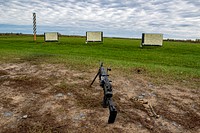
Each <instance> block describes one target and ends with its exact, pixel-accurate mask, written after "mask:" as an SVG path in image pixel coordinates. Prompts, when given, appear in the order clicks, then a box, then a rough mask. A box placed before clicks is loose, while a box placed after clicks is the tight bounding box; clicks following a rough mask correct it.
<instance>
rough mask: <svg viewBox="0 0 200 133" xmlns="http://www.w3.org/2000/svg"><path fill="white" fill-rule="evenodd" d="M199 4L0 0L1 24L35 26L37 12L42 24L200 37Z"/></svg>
mask: <svg viewBox="0 0 200 133" xmlns="http://www.w3.org/2000/svg"><path fill="white" fill-rule="evenodd" d="M199 6H200V2H196V1H192V0H163V1H160V0H149V1H145V0H138V1H136V2H134V1H130V0H124V1H119V0H90V1H89V0H68V1H65V0H56V1H55V0H48V1H44V0H29V1H27V0H7V1H4V2H0V17H1V19H0V24H12V25H30V26H31V25H32V13H33V12H36V14H37V25H38V26H41V27H42V26H52V27H53V26H59V27H63V28H65V27H71V28H72V29H73V28H74V29H76V31H77V29H80V30H81V31H82V30H83V29H84V30H92V29H94V30H96V29H97V30H102V31H104V32H105V34H106V32H108V33H110V35H111V34H112V35H116V36H128V37H132V36H136V37H140V36H141V33H142V32H159V33H163V34H164V36H165V35H166V36H165V37H167V38H168V37H171V38H199V35H200V31H199V30H197V29H199V28H200V23H199V22H200V16H199V12H200V8H199ZM62 32H64V31H62ZM117 32H118V33H119V34H117ZM30 33H32V31H30ZM66 33H69V32H68V31H66ZM70 33H71V32H70ZM123 34H124V35H123Z"/></svg>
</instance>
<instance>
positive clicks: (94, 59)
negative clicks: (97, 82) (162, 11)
mask: <svg viewBox="0 0 200 133" xmlns="http://www.w3.org/2000/svg"><path fill="white" fill-rule="evenodd" d="M140 43H141V40H134V39H117V38H105V39H104V43H103V44H99V43H95V44H94V43H90V44H85V38H84V37H61V38H60V41H59V42H48V43H45V42H44V40H43V37H38V38H37V41H36V42H34V41H33V38H32V36H1V37H0V60H1V61H3V62H4V61H6V62H12V61H19V59H20V61H23V60H24V61H31V62H33V61H35V63H36V62H40V61H42V62H51V63H67V64H70V65H72V66H74V67H77V68H78V69H81V68H85V67H94V66H97V65H98V63H99V61H103V62H105V64H107V65H110V66H111V67H112V68H115V69H117V68H119V69H121V70H125V71H126V72H130V71H131V70H134V69H137V68H138V69H142V70H145V72H146V73H147V74H150V75H151V76H155V77H157V76H164V77H166V76H168V77H173V78H175V79H180V78H188V77H190V78H194V77H195V78H196V77H197V78H198V77H200V44H198V43H188V42H168V41H164V44H163V47H145V48H140V47H139V45H140Z"/></svg>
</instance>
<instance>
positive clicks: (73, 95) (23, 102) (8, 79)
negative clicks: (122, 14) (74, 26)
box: [0, 62, 200, 133]
mask: <svg viewBox="0 0 200 133" xmlns="http://www.w3.org/2000/svg"><path fill="white" fill-rule="evenodd" d="M97 69H98V68H97ZM97 69H95V70H82V71H80V70H74V69H71V68H70V67H67V66H65V65H62V64H40V65H38V64H30V63H27V62H25V63H8V64H1V65H0V118H1V119H0V132H11V133H12V132H20V133H23V132H24V133H26V132H29V133H35V132H45V133H46V132H62V133H63V132H119V133H121V132H127V133H129V132H130V133H132V132H137V133H175V132H176V133H183V132H186V133H197V132H200V113H199V112H200V90H199V88H198V86H197V85H198V84H197V85H196V88H194V86H195V85H193V87H192V88H190V85H187V86H185V83H183V84H181V83H180V82H179V83H178V82H174V83H172V84H170V85H169V84H165V83H162V84H159V85H158V84H154V83H152V82H151V79H150V78H146V77H145V76H144V75H143V74H142V73H143V72H145V70H143V69H135V71H134V73H133V74H132V75H129V76H125V75H124V76H123V75H122V74H121V73H118V72H115V71H114V72H113V71H112V72H111V73H110V78H111V80H112V81H113V82H112V85H113V92H114V96H113V101H114V103H115V104H116V107H117V109H118V115H117V118H116V121H115V123H114V124H107V120H108V115H109V114H108V113H109V112H108V109H105V108H103V107H102V106H101V102H102V98H103V90H102V88H100V86H99V84H98V82H97V81H96V82H95V83H94V85H93V87H89V85H90V83H91V81H92V80H93V78H94V76H95V74H96V72H97ZM196 80H198V81H199V79H196ZM195 83H197V81H195ZM134 98H138V99H143V100H146V101H148V102H149V103H151V105H152V107H153V109H154V111H155V112H156V113H157V114H158V115H159V116H160V117H159V118H155V117H151V116H150V115H149V112H148V110H146V109H145V108H144V106H142V105H140V104H138V103H137V102H135V101H134V100H133V99H134Z"/></svg>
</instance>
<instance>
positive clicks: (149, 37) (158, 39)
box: [141, 33, 163, 47]
mask: <svg viewBox="0 0 200 133" xmlns="http://www.w3.org/2000/svg"><path fill="white" fill-rule="evenodd" d="M145 45H146V46H162V45H163V34H156V33H153V34H152V33H142V43H141V47H142V46H145Z"/></svg>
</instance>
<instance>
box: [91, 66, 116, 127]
mask: <svg viewBox="0 0 200 133" xmlns="http://www.w3.org/2000/svg"><path fill="white" fill-rule="evenodd" d="M108 71H111V69H108V68H107V71H106V70H105V68H104V67H103V63H100V67H99V71H98V73H97V75H96V76H95V78H94V80H93V81H92V83H91V84H90V86H92V84H93V83H94V81H95V79H96V78H97V76H99V82H100V86H101V87H102V88H103V91H104V97H103V107H104V108H107V107H109V111H110V115H109V118H108V123H109V124H110V123H114V122H115V118H116V116H117V109H116V108H115V106H114V104H113V101H112V96H113V92H112V85H111V84H110V82H111V81H110V80H109V79H108V76H109V75H108Z"/></svg>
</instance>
